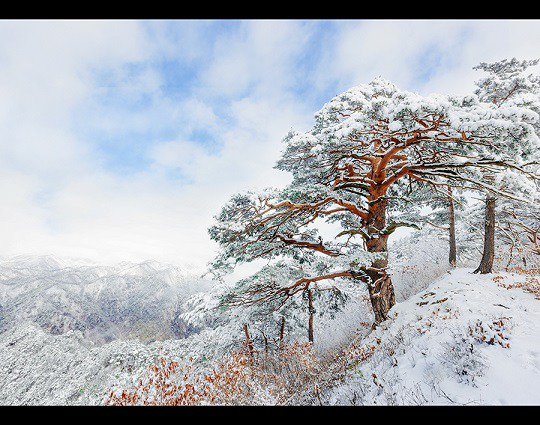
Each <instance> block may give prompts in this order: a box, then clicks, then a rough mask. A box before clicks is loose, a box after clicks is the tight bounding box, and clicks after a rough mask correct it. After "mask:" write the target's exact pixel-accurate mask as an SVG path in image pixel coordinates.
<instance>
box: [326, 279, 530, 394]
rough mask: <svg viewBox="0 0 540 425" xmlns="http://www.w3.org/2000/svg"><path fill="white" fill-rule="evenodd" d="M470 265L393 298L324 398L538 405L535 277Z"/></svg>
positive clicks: (351, 354)
mask: <svg viewBox="0 0 540 425" xmlns="http://www.w3.org/2000/svg"><path fill="white" fill-rule="evenodd" d="M471 272H472V270H471V269H458V270H455V271H453V272H451V273H449V274H448V275H447V276H445V277H443V278H441V279H440V280H438V281H436V282H434V283H433V284H432V285H430V286H429V287H428V288H427V289H426V290H424V291H422V292H420V293H418V294H417V295H415V296H413V297H411V298H410V299H408V300H406V301H404V302H401V303H398V304H397V305H396V306H395V307H394V308H393V309H392V310H391V313H392V314H391V316H392V319H391V320H389V321H387V322H385V323H384V324H383V325H382V326H380V327H379V328H378V329H377V330H376V331H374V332H372V333H371V334H370V335H369V336H368V337H367V338H366V339H364V340H361V341H359V342H358V343H357V344H356V348H354V349H353V350H352V351H351V352H350V353H349V356H348V357H349V359H350V365H349V372H348V373H347V376H346V378H345V382H344V383H343V384H341V385H339V386H337V387H336V388H333V389H332V390H330V391H329V393H328V394H327V402H329V403H330V404H379V405H382V404H384V405H386V404H490V405H491V404H540V281H539V277H538V276H536V277H535V276H524V275H518V274H513V273H512V274H511V273H499V274H491V275H484V276H479V275H475V274H472V273H471ZM522 286H523V287H522ZM529 291H532V292H529ZM366 357H367V359H366Z"/></svg>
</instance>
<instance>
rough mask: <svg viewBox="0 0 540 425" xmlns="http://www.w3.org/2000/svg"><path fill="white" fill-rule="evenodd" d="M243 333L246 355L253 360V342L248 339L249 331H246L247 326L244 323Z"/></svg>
mask: <svg viewBox="0 0 540 425" xmlns="http://www.w3.org/2000/svg"><path fill="white" fill-rule="evenodd" d="M244 333H245V334H246V346H247V349H248V353H249V355H250V356H251V359H252V360H253V357H254V354H253V342H252V341H251V338H250V337H249V331H248V325H247V323H244Z"/></svg>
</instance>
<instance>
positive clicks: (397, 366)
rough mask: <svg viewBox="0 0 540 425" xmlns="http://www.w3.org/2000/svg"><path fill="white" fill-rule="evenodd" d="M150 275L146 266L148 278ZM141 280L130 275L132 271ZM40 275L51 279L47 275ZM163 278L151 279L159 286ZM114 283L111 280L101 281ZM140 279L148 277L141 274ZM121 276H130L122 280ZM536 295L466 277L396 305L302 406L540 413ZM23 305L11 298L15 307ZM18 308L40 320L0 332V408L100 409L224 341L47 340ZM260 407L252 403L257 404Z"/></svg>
mask: <svg viewBox="0 0 540 425" xmlns="http://www.w3.org/2000/svg"><path fill="white" fill-rule="evenodd" d="M47 264H50V263H49V262H47ZM156 267H157V266H156V265H154V266H152V270H153V271H154V272H155V270H156ZM53 269H54V270H56V271H57V273H59V271H58V269H57V268H56V267H50V270H53ZM68 269H69V270H70V273H73V274H75V275H77V276H81V275H82V274H83V273H82V272H81V270H85V273H86V274H85V276H89V275H91V273H94V276H96V275H99V273H100V272H101V273H103V270H102V269H101V268H96V267H95V266H91V267H90V269H86V266H84V267H81V269H78V268H75V266H72V267H68ZM143 269H144V268H141V267H138V268H137V270H138V272H141V270H143ZM2 270H3V276H4V279H5V280H6V279H7V274H8V271H7V270H8V268H7V267H6V266H5V265H4V266H3V269H2ZM9 270H11V273H12V276H14V275H15V273H16V270H17V269H16V268H15V267H13V266H11V267H10V268H9ZM40 270H41V273H43V275H44V276H47V273H46V270H47V268H46V267H41V268H40ZM90 270H91V271H92V272H90ZM115 270H117V272H118V269H115ZM159 270H160V269H159V268H158V272H157V273H155V274H157V275H159V274H160V273H161V272H159ZM169 272H170V271H169ZM17 273H19V275H18V276H19V277H21V276H28V283H29V284H30V283H31V279H30V275H33V276H34V279H35V282H34V286H33V288H34V291H35V290H36V288H42V291H41V293H42V294H49V296H51V297H52V294H62V297H63V298H61V299H63V300H64V301H65V300H67V299H69V300H73V299H75V300H79V299H78V298H77V297H74V298H70V297H69V296H67V295H66V294H71V293H74V291H66V290H65V288H63V289H59V290H57V291H53V292H50V293H49V292H48V291H47V290H46V289H44V288H49V286H46V285H44V283H45V282H44V281H39V279H36V276H35V272H34V273H30V271H29V270H26V272H25V273H23V272H22V271H20V270H19V271H18V272H17ZM63 273H67V271H66V272H63ZM110 273H111V269H109V274H108V276H110ZM148 273H149V270H148V269H145V270H144V271H143V272H142V273H140V275H142V276H145V275H146V276H148ZM135 274H136V273H134V274H133V275H130V276H131V278H133V276H134V275H135ZM119 275H121V273H118V274H115V276H119ZM61 276H64V277H65V276H67V274H61ZM123 276H127V272H126V270H125V269H124V274H123ZM83 281H84V282H85V284H82V283H81V282H79V283H78V285H76V286H77V287H79V292H80V293H84V292H85V290H87V291H88V292H89V293H92V294H94V293H99V291H97V290H95V289H94V290H90V288H89V286H90V285H91V284H90V283H89V279H88V277H86V278H85V279H83ZM128 281H129V279H128ZM12 282H13V281H12ZM38 282H40V283H38ZM162 282H163V281H162ZM63 283H64V285H67V283H66V282H65V281H63ZM12 284H14V283H12ZM102 284H103V282H102ZM125 284H126V285H128V283H125ZM20 286H22V284H21V283H19V285H17V287H20ZM58 286H59V287H60V288H62V285H58ZM52 287H53V288H54V287H56V285H53V286H52ZM132 287H133V286H132ZM158 287H159V286H158ZM539 289H540V284H539V280H538V277H537V276H533V275H525V274H514V273H498V274H491V275H486V276H479V275H475V274H472V273H471V270H470V269H457V270H454V271H452V272H450V273H446V274H445V275H444V276H443V277H442V278H440V279H438V280H436V281H435V282H433V283H432V284H430V285H429V286H428V287H427V288H426V289H424V290H422V291H421V292H419V293H417V294H416V295H413V296H411V297H410V298H408V299H406V300H404V301H401V302H398V304H396V306H395V307H394V308H393V309H392V310H391V319H390V320H388V321H386V322H384V323H383V324H382V325H381V326H379V327H378V328H377V329H376V330H375V331H372V332H371V333H368V334H367V336H359V337H358V339H357V340H356V341H355V342H354V343H353V344H352V345H350V343H349V342H347V341H348V338H344V339H343V345H342V349H341V350H342V352H341V351H340V349H339V348H335V347H334V348H332V351H328V352H326V353H322V354H323V357H328V355H330V357H333V358H334V360H330V361H329V363H327V366H328V370H334V371H335V373H334V374H333V375H332V377H331V379H330V380H324V379H323V378H321V380H320V381H319V383H318V385H319V388H320V390H321V392H320V401H319V400H311V399H310V398H309V397H306V398H305V399H306V400H307V402H308V403H316V404H319V403H320V402H322V403H323V404H347V405H348V404H355V405H362V404H385V405H386V404H408V405H409V404H538V403H540V299H539V298H540V296H539V292H538V291H539ZM48 290H50V288H49V289H48ZM103 290H104V288H103V287H102V288H101V291H103ZM23 292H24V291H21V294H22V293H23ZM32 293H34V292H32ZM3 294H4V296H5V294H6V288H4V289H3ZM21 294H19V295H18V296H17V297H15V298H14V299H21V300H22V298H20V297H21ZM66 297H67V298H66ZM52 298H54V297H52ZM5 299H6V298H4V300H5ZM44 299H45V300H47V299H48V297H45V298H44ZM96 299H97V298H96ZM19 305H22V306H25V307H28V306H29V305H35V308H36V309H34V310H28V312H29V313H32V314H33V315H32V314H28V317H27V319H25V320H21V321H19V322H17V323H15V324H11V325H10V326H8V327H7V329H5V330H4V331H3V332H2V333H0V361H1V365H2V366H1V367H0V401H1V403H2V404H8V405H9V404H101V403H103V402H104V397H105V396H106V395H107V393H108V391H109V390H110V388H113V387H118V386H120V387H129V386H130V385H131V383H132V382H134V381H136V380H137V379H138V377H139V376H143V375H144V373H145V371H146V370H148V367H149V366H150V365H151V364H153V363H154V362H155V360H156V359H157V358H158V357H160V356H163V357H166V358H169V359H172V360H176V361H180V362H182V361H185V360H186V359H188V358H189V357H191V356H194V357H195V358H199V359H200V358H201V356H202V359H203V360H204V357H205V355H210V353H209V348H210V345H211V344H214V345H215V344H219V341H220V338H225V336H224V335H223V329H225V328H221V329H220V328H218V329H215V330H213V329H207V330H203V331H202V332H200V333H198V334H194V335H191V336H189V337H188V338H185V339H169V340H163V341H155V342H152V343H149V344H145V343H143V342H141V341H139V340H133V339H132V340H128V339H125V338H124V339H123V340H114V341H112V342H109V343H104V344H103V343H101V344H96V343H94V342H93V341H92V340H91V339H89V338H87V337H85V332H84V331H81V330H67V331H65V332H62V334H61V335H53V334H51V332H50V329H46V328H44V327H43V326H42V325H40V324H38V323H35V322H34V323H32V320H31V319H32V318H36V317H42V316H39V315H36V312H38V311H39V312H43V311H45V310H44V309H43V308H44V307H43V305H42V304H41V303H33V304H32V303H30V302H28V301H27V303H22V301H21V303H20V304H19ZM69 306H70V307H69V308H70V309H71V310H65V312H71V311H73V308H74V307H77V308H78V307H80V306H79V305H78V304H77V303H75V304H69ZM38 307H39V308H38ZM353 317H354V316H350V318H351V319H353ZM341 320H344V321H347V318H346V317H345V318H342V319H341ZM359 327H360V328H362V326H359ZM239 333H240V332H239ZM319 335H320V336H319V338H320V339H321V340H322V339H324V338H325V335H324V333H320V334H319ZM361 335H366V332H365V331H363V332H362V333H361ZM327 337H329V338H332V335H327ZM321 342H322V341H321ZM205 347H206V348H205ZM207 348H208V349H207ZM338 353H341V354H338ZM343 353H344V354H343ZM326 361H327V362H328V360H326ZM311 391H312V387H310V388H305V392H306V394H309V393H311ZM258 402H260V401H258V400H256V399H253V403H258Z"/></svg>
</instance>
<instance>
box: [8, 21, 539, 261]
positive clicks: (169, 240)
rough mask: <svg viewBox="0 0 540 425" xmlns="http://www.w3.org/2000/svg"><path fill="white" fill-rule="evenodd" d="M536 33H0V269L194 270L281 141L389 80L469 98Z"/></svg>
mask: <svg viewBox="0 0 540 425" xmlns="http://www.w3.org/2000/svg"><path fill="white" fill-rule="evenodd" d="M538 45H540V25H539V23H538V22H537V21H516V22H514V21H498V22H491V21H478V22H477V21H27V22H24V21H2V22H0V90H2V97H1V98H0V134H2V137H1V139H0V192H1V193H2V194H3V206H2V208H1V209H0V223H2V227H0V240H2V241H3V243H2V244H1V245H2V246H1V248H0V255H15V254H20V253H28V252H30V253H54V254H58V255H64V256H75V257H87V258H91V259H96V260H99V261H119V260H142V259H147V258H153V259H158V260H163V261H170V262H175V263H193V264H196V265H198V266H202V265H204V264H205V263H206V261H208V260H209V259H210V258H211V256H212V254H213V252H214V250H215V246H214V245H213V243H212V242H211V241H210V240H209V238H208V235H207V233H206V228H207V227H208V226H209V225H210V223H211V222H212V216H213V215H215V214H216V213H217V212H218V211H219V207H220V206H221V205H222V204H223V202H225V201H226V200H227V198H228V197H229V196H230V195H231V194H233V193H234V192H237V191H241V190H247V189H260V188H262V187H266V186H280V185H283V184H285V183H286V182H287V181H288V178H289V177H288V176H287V175H284V174H283V173H280V172H278V171H277V170H274V169H273V168H272V167H273V164H274V163H275V161H276V160H277V158H278V157H279V152H280V149H281V139H282V138H283V136H284V135H285V134H286V133H287V131H288V130H289V129H290V128H295V129H298V130H303V129H307V128H309V126H310V124H311V123H312V117H313V114H314V113H315V112H316V111H317V110H318V109H319V108H320V107H322V105H323V104H324V102H326V101H328V100H330V98H331V97H332V96H334V95H335V94H338V93H339V92H341V91H343V90H346V89H348V88H350V87H351V86H353V85H356V84H361V83H366V82H369V81H370V80H371V79H372V78H374V77H376V76H379V75H380V76H383V77H385V78H387V79H389V80H391V81H393V82H394V83H396V84H398V85H399V86H400V87H402V88H405V89H408V90H413V91H419V92H422V93H429V92H454V93H466V92H468V91H470V90H471V88H472V86H473V82H474V80H475V79H477V78H478V75H477V74H476V73H475V71H473V70H472V67H473V66H474V65H476V64H478V63H479V62H481V61H493V60H499V59H502V58H505V57H513V56H516V57H519V58H532V57H534V56H535V55H538Z"/></svg>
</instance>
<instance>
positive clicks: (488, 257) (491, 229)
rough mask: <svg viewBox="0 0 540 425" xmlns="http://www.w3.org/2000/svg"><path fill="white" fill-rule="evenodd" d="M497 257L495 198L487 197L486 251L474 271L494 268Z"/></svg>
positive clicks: (489, 270)
mask: <svg viewBox="0 0 540 425" xmlns="http://www.w3.org/2000/svg"><path fill="white" fill-rule="evenodd" d="M494 258H495V198H493V197H491V196H489V195H488V196H487V197H486V212H485V218H484V252H483V254H482V260H481V261H480V265H479V266H478V268H477V269H476V270H475V271H474V273H481V274H487V273H491V271H492V269H493V259H494Z"/></svg>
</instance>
